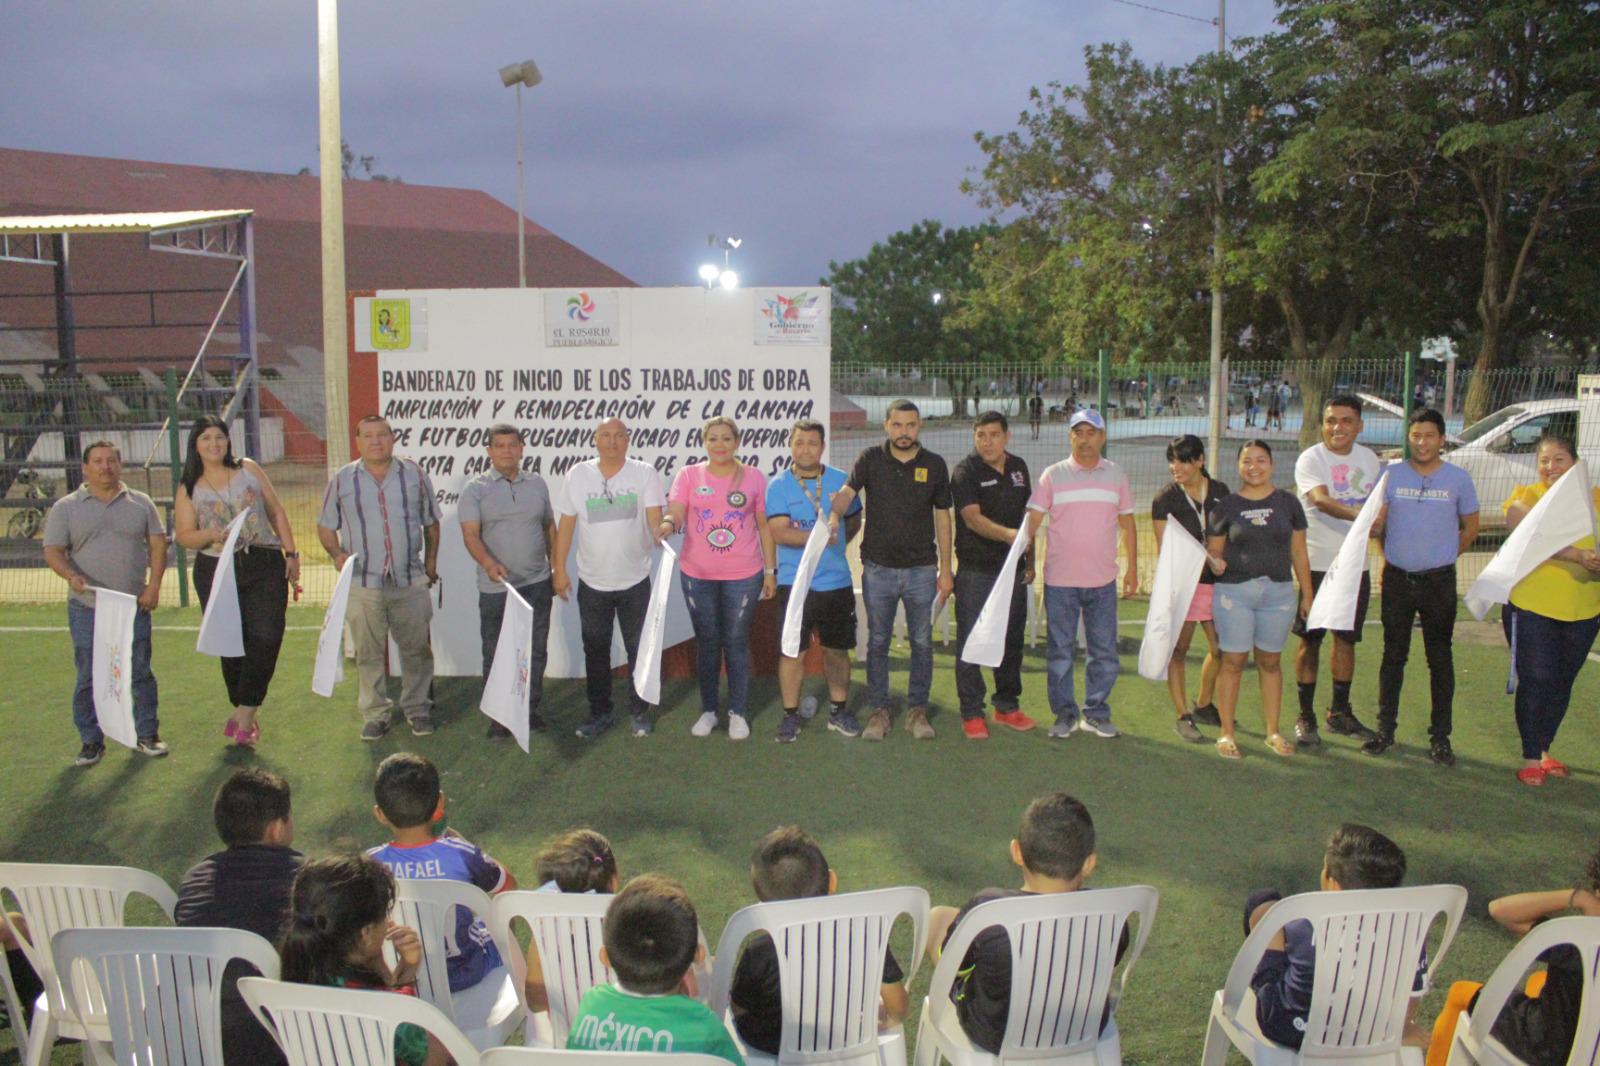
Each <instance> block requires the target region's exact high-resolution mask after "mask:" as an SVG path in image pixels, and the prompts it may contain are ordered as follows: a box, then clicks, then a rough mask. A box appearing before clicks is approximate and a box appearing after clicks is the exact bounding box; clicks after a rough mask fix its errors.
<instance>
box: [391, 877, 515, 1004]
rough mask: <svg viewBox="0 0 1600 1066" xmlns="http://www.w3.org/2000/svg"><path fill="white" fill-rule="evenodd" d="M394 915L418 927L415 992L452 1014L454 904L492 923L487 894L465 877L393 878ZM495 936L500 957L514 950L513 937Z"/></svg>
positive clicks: (491, 909)
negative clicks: (419, 943) (419, 948)
mask: <svg viewBox="0 0 1600 1066" xmlns="http://www.w3.org/2000/svg"><path fill="white" fill-rule="evenodd" d="M394 883H395V898H394V919H395V921H397V922H399V923H400V924H401V925H408V926H410V927H411V928H413V929H415V930H416V931H417V937H418V938H419V939H420V940H421V941H422V965H421V966H420V967H419V968H418V969H417V995H419V996H421V997H422V998H423V999H425V1000H427V1001H428V1002H429V1003H432V1004H433V1005H434V1006H435V1007H438V1008H439V1009H440V1010H442V1011H444V1012H445V1013H446V1014H448V1015H450V1016H451V1017H452V1018H453V1017H455V1011H454V1009H453V1003H452V1001H451V998H450V971H449V959H450V948H451V946H452V945H453V944H454V943H455V939H456V908H457V907H465V908H466V909H467V910H469V911H471V912H472V913H473V914H474V915H475V916H476V917H478V918H481V919H483V921H484V922H485V923H486V924H490V925H491V932H492V928H493V927H492V923H491V922H490V920H491V919H492V918H493V916H494V904H493V902H492V901H491V900H490V898H489V894H488V893H487V892H485V891H483V889H481V888H479V887H478V886H477V885H470V884H468V883H467V882H465V881H451V880H444V879H439V880H426V881H425V880H413V879H411V878H406V877H397V878H395V882H394ZM507 944H508V942H507V941H505V940H502V939H500V938H499V937H496V938H495V946H496V948H498V949H499V951H500V955H501V957H502V959H504V957H505V956H507V955H514V954H516V947H515V945H516V941H514V940H513V941H510V942H509V944H510V949H509V950H508V948H507Z"/></svg>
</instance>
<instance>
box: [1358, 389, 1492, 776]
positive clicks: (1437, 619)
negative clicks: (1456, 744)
mask: <svg viewBox="0 0 1600 1066" xmlns="http://www.w3.org/2000/svg"><path fill="white" fill-rule="evenodd" d="M1406 440H1407V441H1408V442H1409V444H1410V446H1411V458H1410V459H1409V460H1408V461H1407V462H1404V463H1395V464H1394V465H1393V466H1390V467H1389V468H1388V475H1389V478H1388V480H1387V481H1386V482H1385V483H1384V489H1383V510H1382V512H1380V514H1379V516H1378V526H1379V528H1380V529H1381V530H1382V535H1383V558H1384V566H1383V665H1382V666H1381V667H1379V669H1378V735H1377V736H1375V737H1373V738H1372V739H1371V740H1369V741H1367V742H1366V743H1365V744H1363V745H1362V747H1361V750H1362V751H1363V752H1365V753H1366V754H1368V755H1382V754H1383V753H1384V752H1385V751H1388V750H1389V749H1390V748H1392V747H1394V742H1395V740H1394V730H1395V723H1396V720H1397V719H1398V718H1399V715H1400V685H1401V682H1402V681H1403V680H1404V679H1405V669H1406V659H1407V657H1408V656H1409V655H1410V654H1411V626H1412V623H1413V621H1415V620H1416V619H1417V617H1418V616H1420V617H1421V619H1422V647H1423V650H1424V651H1425V652H1426V653H1427V657H1428V678H1429V681H1430V688H1431V694H1432V699H1433V718H1432V720H1431V722H1430V723H1429V725H1428V735H1429V737H1430V740H1431V743H1430V744H1429V748H1428V757H1429V758H1431V759H1432V760H1433V761H1434V762H1436V763H1438V764H1439V765H1440V766H1454V765H1455V761H1456V757H1455V753H1454V752H1453V751H1452V750H1451V748H1450V725H1451V717H1452V714H1453V706H1454V703H1455V695H1456V674H1455V661H1454V657H1453V656H1452V655H1451V652H1450V642H1451V640H1452V639H1453V638H1454V636H1455V626H1456V558H1457V556H1459V555H1460V554H1461V553H1462V552H1464V551H1466V550H1467V547H1468V546H1469V545H1471V544H1472V542H1473V541H1474V540H1475V539H1477V536H1478V493H1477V490H1476V489H1474V488H1473V485H1472V478H1471V476H1470V475H1468V473H1467V472H1466V471H1465V470H1463V469H1461V468H1460V467H1459V466H1456V465H1455V464H1453V463H1447V462H1445V461H1444V460H1443V459H1442V458H1440V455H1439V452H1440V449H1441V448H1442V447H1443V446H1444V418H1443V416H1441V415H1440V414H1439V412H1438V411H1434V410H1431V409H1425V410H1421V411H1414V412H1412V414H1411V417H1410V418H1409V419H1407V420H1406Z"/></svg>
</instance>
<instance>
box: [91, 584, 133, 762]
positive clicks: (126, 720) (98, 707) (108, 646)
mask: <svg viewBox="0 0 1600 1066" xmlns="http://www.w3.org/2000/svg"><path fill="white" fill-rule="evenodd" d="M138 616H139V598H138V597H137V596H130V595H128V594H127V593H126V592H112V591H111V590H110V589H102V588H97V589H95V590H94V716H95V718H96V719H98V720H99V722H100V731H101V732H102V733H104V734H105V735H106V736H108V737H110V738H111V739H112V740H114V741H116V742H117V743H118V744H123V745H126V746H127V747H130V748H131V747H133V746H134V745H136V744H138V743H139V734H138V730H137V729H135V728H134V724H133V623H134V619H136V618H137V617H138Z"/></svg>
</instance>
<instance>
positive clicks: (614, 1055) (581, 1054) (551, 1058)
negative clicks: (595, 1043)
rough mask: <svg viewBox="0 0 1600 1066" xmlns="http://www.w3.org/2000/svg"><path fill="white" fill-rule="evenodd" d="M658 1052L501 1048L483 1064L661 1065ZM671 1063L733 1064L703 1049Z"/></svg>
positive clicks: (485, 1056) (675, 1057)
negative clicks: (707, 1053) (704, 1051)
mask: <svg viewBox="0 0 1600 1066" xmlns="http://www.w3.org/2000/svg"><path fill="white" fill-rule="evenodd" d="M661 1055H662V1053H661V1052H657V1051H567V1050H566V1049H564V1048H544V1047H497V1048H491V1049H489V1050H488V1051H485V1052H484V1053H483V1057H482V1058H480V1059H479V1060H478V1062H479V1066H661ZM671 1066H729V1064H728V1060H727V1059H722V1058H718V1057H717V1056H715V1055H705V1054H701V1053H699V1052H685V1053H683V1054H678V1053H677V1052H674V1053H673V1055H672V1060H671Z"/></svg>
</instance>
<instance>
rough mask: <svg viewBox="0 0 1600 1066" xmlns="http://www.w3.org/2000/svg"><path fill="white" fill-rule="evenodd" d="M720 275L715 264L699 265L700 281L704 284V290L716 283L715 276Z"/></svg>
mask: <svg viewBox="0 0 1600 1066" xmlns="http://www.w3.org/2000/svg"><path fill="white" fill-rule="evenodd" d="M721 273H722V271H720V270H718V269H717V264H715V263H702V264H700V280H701V281H703V282H705V283H706V288H708V289H709V288H711V286H713V285H715V284H716V283H717V276H718V275H720V274H721Z"/></svg>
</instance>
